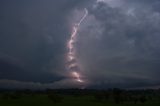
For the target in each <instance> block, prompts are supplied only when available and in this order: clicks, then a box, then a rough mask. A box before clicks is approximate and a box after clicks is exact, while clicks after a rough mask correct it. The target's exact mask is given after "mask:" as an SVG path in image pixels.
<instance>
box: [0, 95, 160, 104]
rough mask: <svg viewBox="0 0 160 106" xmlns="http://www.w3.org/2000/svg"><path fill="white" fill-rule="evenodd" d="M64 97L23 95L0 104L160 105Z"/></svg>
mask: <svg viewBox="0 0 160 106" xmlns="http://www.w3.org/2000/svg"><path fill="white" fill-rule="evenodd" d="M61 97H63V99H62V101H61V102H58V103H55V102H53V101H52V100H51V99H49V98H48V96H47V95H45V94H41V95H39V94H38V95H23V96H22V97H20V98H18V99H12V98H10V99H3V98H1V99H0V106H86V105H89V106H151V105H155V106H159V105H160V101H158V100H152V101H147V102H145V103H137V104H134V103H129V102H126V103H120V104H116V103H114V102H113V101H110V100H107V101H101V102H97V101H96V100H95V98H94V97H93V96H71V95H70V96H69V95H61Z"/></svg>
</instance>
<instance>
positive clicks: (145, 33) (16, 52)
mask: <svg viewBox="0 0 160 106" xmlns="http://www.w3.org/2000/svg"><path fill="white" fill-rule="evenodd" d="M158 4H160V2H159V0H103V1H102V0H99V2H97V1H95V0H79V1H78V0H27V1H26V0H14V1H13V0H1V1H0V23H1V24H0V87H2V88H6V87H8V88H18V87H20V88H25V87H29V88H32V87H33V88H40V89H41V88H57V87H60V88H65V87H77V86H79V85H77V84H76V83H75V82H74V81H72V80H70V79H69V78H67V70H66V68H65V64H66V61H65V59H66V51H67V49H66V42H67V41H68V39H69V37H70V33H71V26H70V25H71V23H74V21H75V20H76V19H75V17H76V16H80V15H81V11H83V9H84V8H87V9H88V11H89V15H88V16H87V18H86V20H84V22H83V23H82V25H81V27H80V31H79V32H78V38H77V43H76V49H77V56H78V59H79V63H80V65H81V68H82V69H83V70H82V71H81V73H82V75H83V76H84V79H86V80H88V81H89V82H90V83H89V85H87V86H90V87H95V88H96V87H101V88H107V87H142V86H153V85H155V86H157V85H159V83H160V79H159V76H158V75H159V74H160V71H159V70H160V56H159V53H160V43H159V39H160V37H159V35H160V30H159V28H160V8H159V6H158ZM8 83H9V84H12V87H11V86H8Z"/></svg>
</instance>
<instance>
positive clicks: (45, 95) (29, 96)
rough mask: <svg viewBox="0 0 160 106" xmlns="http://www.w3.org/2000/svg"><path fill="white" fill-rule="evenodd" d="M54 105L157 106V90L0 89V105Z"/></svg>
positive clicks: (158, 101) (158, 96)
mask: <svg viewBox="0 0 160 106" xmlns="http://www.w3.org/2000/svg"><path fill="white" fill-rule="evenodd" d="M52 104H55V105H58V106H59V105H63V104H66V105H67V104H68V105H87V104H88V105H93V106H99V105H102V106H103V105H106V104H108V105H110V106H114V105H120V106H127V105H141V106H149V105H152V104H153V105H160V89H157V90H152V89H147V90H123V89H117V88H114V89H108V90H93V89H84V90H82V89H54V90H52V89H47V90H41V91H38V90H29V89H27V90H0V106H14V105H15V106H20V105H23V106H28V105H31V106H32V105H39V106H50V105H52Z"/></svg>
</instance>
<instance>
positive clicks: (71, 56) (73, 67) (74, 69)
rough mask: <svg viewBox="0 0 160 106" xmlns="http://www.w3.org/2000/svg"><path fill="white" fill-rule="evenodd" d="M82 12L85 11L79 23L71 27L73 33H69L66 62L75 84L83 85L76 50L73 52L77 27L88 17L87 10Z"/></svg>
mask: <svg viewBox="0 0 160 106" xmlns="http://www.w3.org/2000/svg"><path fill="white" fill-rule="evenodd" d="M84 10H85V14H84V15H83V17H82V18H81V19H80V21H79V22H78V23H76V24H75V25H74V26H73V31H72V33H71V37H70V39H69V41H68V43H67V48H68V53H67V61H68V63H69V64H68V69H69V70H70V71H71V75H72V77H73V78H74V79H75V80H76V81H77V82H80V83H83V82H84V80H83V79H82V76H81V75H80V73H79V70H80V67H79V65H78V62H77V58H76V50H75V45H74V44H75V43H76V38H77V33H78V30H79V27H80V25H81V23H82V22H83V21H84V19H85V18H86V17H87V15H88V10H87V9H86V8H85V9H84Z"/></svg>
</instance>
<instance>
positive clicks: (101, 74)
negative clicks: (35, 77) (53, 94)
mask: <svg viewBox="0 0 160 106" xmlns="http://www.w3.org/2000/svg"><path fill="white" fill-rule="evenodd" d="M106 1H107V0H106ZM108 1H109V0H108ZM115 1H116V0H115ZM119 1H123V4H118V3H117V2H114V0H113V2H106V3H102V2H99V3H97V5H94V7H92V8H91V9H90V17H88V22H89V21H91V22H90V23H88V24H84V26H83V28H82V29H81V33H80V36H79V43H80V44H79V45H77V47H78V48H79V56H80V59H81V61H82V64H83V65H82V66H84V69H85V71H86V72H85V71H84V75H86V76H87V77H88V78H90V79H91V80H93V82H95V83H94V84H95V85H96V84H99V86H101V87H104V86H107V87H122V86H123V87H133V86H144V85H152V84H159V83H160V79H159V76H158V75H159V74H160V71H159V69H160V56H159V53H160V46H159V45H160V43H159V40H160V37H159V35H160V30H159V28H160V13H159V11H157V10H155V8H156V7H154V6H153V4H154V5H155V3H157V2H158V0H153V1H151V0H148V1H147V0H142V1H141V0H140V1H138V0H137V1H135V0H119ZM156 9H157V8H156ZM86 23H87V22H86ZM97 28H98V30H97ZM93 57H94V58H93ZM96 82H97V83H96Z"/></svg>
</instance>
